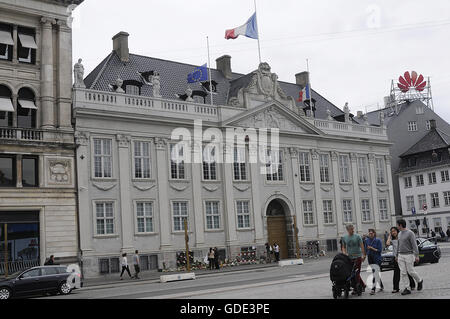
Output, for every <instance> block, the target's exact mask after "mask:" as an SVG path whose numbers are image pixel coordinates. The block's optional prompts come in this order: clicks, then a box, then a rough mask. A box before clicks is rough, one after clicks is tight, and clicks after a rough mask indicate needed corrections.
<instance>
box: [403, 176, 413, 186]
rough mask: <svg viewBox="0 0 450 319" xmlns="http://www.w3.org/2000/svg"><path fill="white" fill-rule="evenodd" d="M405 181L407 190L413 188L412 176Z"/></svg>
mask: <svg viewBox="0 0 450 319" xmlns="http://www.w3.org/2000/svg"><path fill="white" fill-rule="evenodd" d="M403 180H404V181H405V188H411V187H412V186H413V185H412V178H411V176H407V177H405V178H404V179H403Z"/></svg>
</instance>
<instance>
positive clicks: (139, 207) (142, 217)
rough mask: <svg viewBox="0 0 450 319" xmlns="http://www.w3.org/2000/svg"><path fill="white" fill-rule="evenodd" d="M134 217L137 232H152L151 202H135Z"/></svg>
mask: <svg viewBox="0 0 450 319" xmlns="http://www.w3.org/2000/svg"><path fill="white" fill-rule="evenodd" d="M136 218H137V232H138V233H153V232H154V229H153V203H152V202H137V203H136Z"/></svg>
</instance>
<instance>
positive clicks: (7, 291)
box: [0, 287, 12, 300]
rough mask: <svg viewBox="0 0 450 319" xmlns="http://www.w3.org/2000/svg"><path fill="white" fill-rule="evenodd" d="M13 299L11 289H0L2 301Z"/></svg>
mask: <svg viewBox="0 0 450 319" xmlns="http://www.w3.org/2000/svg"><path fill="white" fill-rule="evenodd" d="M11 297H12V294H11V289H9V288H7V287H2V288H0V299H1V300H6V299H10V298H11Z"/></svg>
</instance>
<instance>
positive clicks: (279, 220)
mask: <svg viewBox="0 0 450 319" xmlns="http://www.w3.org/2000/svg"><path fill="white" fill-rule="evenodd" d="M267 232H268V237H269V245H271V246H273V244H274V243H277V244H278V246H280V258H281V259H287V258H288V256H289V255H288V240H287V234H286V217H285V216H268V217H267Z"/></svg>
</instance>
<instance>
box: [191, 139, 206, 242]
mask: <svg viewBox="0 0 450 319" xmlns="http://www.w3.org/2000/svg"><path fill="white" fill-rule="evenodd" d="M202 146H203V145H202V142H201V141H194V142H193V154H192V159H191V160H192V164H191V166H192V198H193V209H194V224H195V244H196V246H197V247H198V246H201V245H203V244H204V243H205V229H204V222H203V221H204V219H203V203H202V172H203V170H202V168H203V164H202V162H200V163H198V162H197V163H196V160H197V161H199V160H201V159H202V158H203V157H202ZM190 149H192V148H191V147H190Z"/></svg>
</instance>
